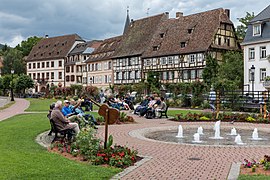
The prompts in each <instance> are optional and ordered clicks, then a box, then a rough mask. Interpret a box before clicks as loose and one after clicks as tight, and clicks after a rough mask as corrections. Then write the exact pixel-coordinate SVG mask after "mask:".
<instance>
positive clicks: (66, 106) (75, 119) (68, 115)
mask: <svg viewBox="0 0 270 180" xmlns="http://www.w3.org/2000/svg"><path fill="white" fill-rule="evenodd" d="M78 106H79V104H76V105H75V107H73V106H70V102H69V101H68V100H65V101H64V107H63V108H62V110H61V111H62V113H63V115H64V116H65V117H66V118H67V119H68V120H70V121H72V122H78V123H79V125H80V126H81V127H83V126H84V125H85V123H86V122H85V120H84V119H83V118H81V117H80V116H79V115H76V113H74V112H72V108H76V107H78Z"/></svg>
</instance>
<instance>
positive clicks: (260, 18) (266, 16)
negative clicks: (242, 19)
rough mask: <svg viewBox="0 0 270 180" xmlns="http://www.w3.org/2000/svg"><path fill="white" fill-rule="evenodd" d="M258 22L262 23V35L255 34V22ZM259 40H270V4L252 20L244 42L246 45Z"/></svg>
mask: <svg viewBox="0 0 270 180" xmlns="http://www.w3.org/2000/svg"><path fill="white" fill-rule="evenodd" d="M256 22H260V23H261V35H260V36H253V24H254V23H256ZM258 41H270V5H269V6H268V7H266V8H265V9H264V10H263V11H262V12H260V13H259V14H258V15H257V16H255V17H254V18H253V19H252V20H251V21H250V23H249V25H248V29H247V32H246V35H245V38H244V41H243V43H242V44H243V45H245V44H249V43H253V42H258Z"/></svg>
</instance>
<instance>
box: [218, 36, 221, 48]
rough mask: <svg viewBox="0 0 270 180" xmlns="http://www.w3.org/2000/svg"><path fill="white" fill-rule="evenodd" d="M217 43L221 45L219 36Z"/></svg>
mask: <svg viewBox="0 0 270 180" xmlns="http://www.w3.org/2000/svg"><path fill="white" fill-rule="evenodd" d="M218 45H219V46H220V45H221V37H218Z"/></svg>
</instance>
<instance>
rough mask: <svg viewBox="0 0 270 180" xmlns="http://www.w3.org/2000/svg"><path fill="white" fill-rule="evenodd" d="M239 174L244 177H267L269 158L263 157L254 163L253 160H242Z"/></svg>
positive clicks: (269, 173) (269, 164) (268, 173)
mask: <svg viewBox="0 0 270 180" xmlns="http://www.w3.org/2000/svg"><path fill="white" fill-rule="evenodd" d="M240 174H244V175H258V174H260V175H267V176H270V157H269V156H268V155H265V156H264V158H263V159H262V160H260V161H259V162H256V161H255V160H254V159H253V160H251V161H249V160H247V159H244V162H243V164H242V165H241V168H240Z"/></svg>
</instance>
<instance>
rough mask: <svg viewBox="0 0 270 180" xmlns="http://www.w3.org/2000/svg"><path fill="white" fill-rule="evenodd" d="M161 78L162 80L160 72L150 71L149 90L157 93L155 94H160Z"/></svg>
mask: <svg viewBox="0 0 270 180" xmlns="http://www.w3.org/2000/svg"><path fill="white" fill-rule="evenodd" d="M159 78H160V74H159V72H153V71H150V72H148V73H147V83H148V89H149V90H150V91H151V92H154V91H155V92H157V93H159V90H160V86H161V83H160V81H159Z"/></svg>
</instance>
